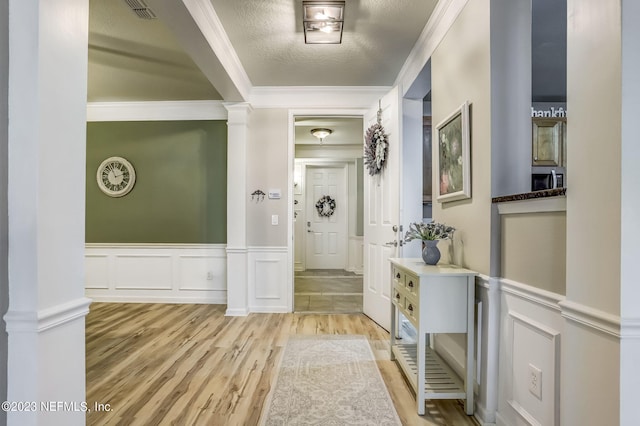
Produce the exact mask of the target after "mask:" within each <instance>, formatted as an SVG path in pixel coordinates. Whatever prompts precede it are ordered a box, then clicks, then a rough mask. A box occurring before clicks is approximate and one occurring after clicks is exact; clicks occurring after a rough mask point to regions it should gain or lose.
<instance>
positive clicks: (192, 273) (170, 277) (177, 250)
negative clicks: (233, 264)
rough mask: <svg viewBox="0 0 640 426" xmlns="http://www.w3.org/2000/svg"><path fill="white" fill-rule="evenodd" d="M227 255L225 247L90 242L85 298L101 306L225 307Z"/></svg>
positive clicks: (87, 254)
mask: <svg viewBox="0 0 640 426" xmlns="http://www.w3.org/2000/svg"><path fill="white" fill-rule="evenodd" d="M226 252H227V248H226V246H225V245H224V244H86V245H85V272H86V280H85V294H86V296H87V297H90V298H92V299H93V300H95V301H98V302H121V303H125V302H132V303H212V304H225V303H227V291H226V290H227V266H226V258H227V253H226ZM123 259H125V260H127V264H126V265H124V266H123V264H122V262H121V261H122V260H123ZM159 271H160V272H159ZM159 273H160V276H158V274H159ZM105 274H106V276H105ZM136 282H138V283H140V284H138V285H136ZM155 282H159V283H161V285H149V283H151V284H153V283H155ZM142 283H147V284H146V285H145V284H142Z"/></svg>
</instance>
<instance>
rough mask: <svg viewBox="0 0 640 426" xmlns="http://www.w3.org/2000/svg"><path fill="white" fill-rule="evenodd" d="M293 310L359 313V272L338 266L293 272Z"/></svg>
mask: <svg viewBox="0 0 640 426" xmlns="http://www.w3.org/2000/svg"><path fill="white" fill-rule="evenodd" d="M294 288H295V297H294V312H296V313H340V314H347V313H362V275H356V274H354V273H353V272H347V271H345V270H342V269H307V270H306V271H303V272H296V273H295V283H294Z"/></svg>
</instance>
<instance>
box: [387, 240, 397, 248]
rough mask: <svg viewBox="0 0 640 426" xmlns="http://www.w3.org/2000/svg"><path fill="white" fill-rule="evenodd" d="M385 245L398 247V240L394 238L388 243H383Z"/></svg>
mask: <svg viewBox="0 0 640 426" xmlns="http://www.w3.org/2000/svg"><path fill="white" fill-rule="evenodd" d="M384 245H385V246H387V247H390V246H393V247H398V242H397V241H396V240H393V241H389V242H388V243H385V244H384Z"/></svg>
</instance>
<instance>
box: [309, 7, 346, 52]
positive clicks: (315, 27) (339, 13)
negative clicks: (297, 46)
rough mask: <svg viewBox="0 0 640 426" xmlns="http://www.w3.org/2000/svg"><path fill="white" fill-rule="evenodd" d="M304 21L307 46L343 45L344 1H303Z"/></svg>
mask: <svg viewBox="0 0 640 426" xmlns="http://www.w3.org/2000/svg"><path fill="white" fill-rule="evenodd" d="M302 20H303V22H302V25H303V26H304V42H305V43H306V44H340V43H342V25H343V24H344V1H303V2H302Z"/></svg>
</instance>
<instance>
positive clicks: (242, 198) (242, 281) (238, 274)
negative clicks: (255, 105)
mask: <svg viewBox="0 0 640 426" xmlns="http://www.w3.org/2000/svg"><path fill="white" fill-rule="evenodd" d="M225 108H227V111H228V112H229V117H228V119H227V125H228V130H227V312H226V315H229V316H242V315H247V314H248V313H249V303H248V296H247V293H248V285H249V281H248V274H247V272H248V271H247V268H248V262H247V197H248V194H247V140H248V138H249V114H250V113H251V110H252V108H251V105H249V104H247V103H228V104H225Z"/></svg>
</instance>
